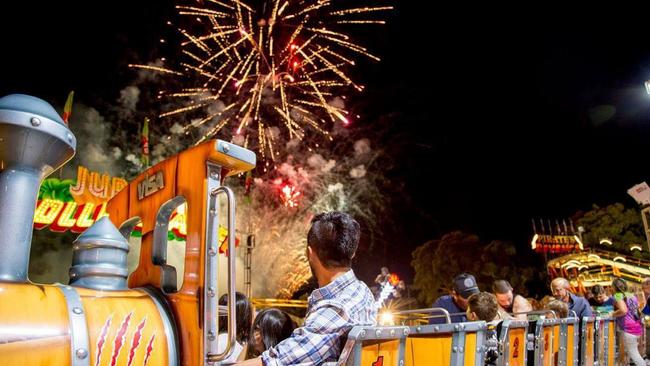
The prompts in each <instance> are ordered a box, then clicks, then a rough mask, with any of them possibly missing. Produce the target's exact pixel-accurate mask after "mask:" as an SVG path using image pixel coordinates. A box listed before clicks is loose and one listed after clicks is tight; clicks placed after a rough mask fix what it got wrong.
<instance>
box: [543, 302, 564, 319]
mask: <svg viewBox="0 0 650 366" xmlns="http://www.w3.org/2000/svg"><path fill="white" fill-rule="evenodd" d="M545 309H546V310H553V313H550V312H549V315H548V316H547V317H548V318H554V317H557V319H562V318H566V317H567V316H569V306H568V305H567V303H565V302H564V301H561V300H551V301H549V302H548V303H547V304H546V308H545Z"/></svg>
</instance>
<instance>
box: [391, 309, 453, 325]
mask: <svg viewBox="0 0 650 366" xmlns="http://www.w3.org/2000/svg"><path fill="white" fill-rule="evenodd" d="M430 313H442V315H435V316H428V317H425V318H440V317H443V316H444V317H445V319H446V320H447V324H449V323H451V317H450V316H449V315H450V314H449V311H447V309H444V308H425V309H414V310H402V311H397V312H394V313H393V315H406V314H430ZM462 314H464V313H462ZM454 315H456V314H454Z"/></svg>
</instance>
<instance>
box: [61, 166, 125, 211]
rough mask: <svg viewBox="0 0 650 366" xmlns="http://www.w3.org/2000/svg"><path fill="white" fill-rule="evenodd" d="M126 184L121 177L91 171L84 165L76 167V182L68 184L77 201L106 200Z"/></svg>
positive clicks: (97, 201) (94, 201)
mask: <svg viewBox="0 0 650 366" xmlns="http://www.w3.org/2000/svg"><path fill="white" fill-rule="evenodd" d="M127 185H128V183H127V181H126V180H124V179H122V178H117V177H110V176H108V175H107V174H100V173H97V172H91V171H89V170H88V169H87V168H86V167H83V166H79V168H78V169H77V184H75V185H74V186H70V194H71V195H72V198H74V200H75V202H77V203H86V202H93V203H95V204H97V203H100V202H106V201H108V200H109V199H111V198H112V197H113V196H115V195H116V194H117V193H118V192H119V191H121V190H122V188H124V187H126V186H127Z"/></svg>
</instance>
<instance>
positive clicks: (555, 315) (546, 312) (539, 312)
mask: <svg viewBox="0 0 650 366" xmlns="http://www.w3.org/2000/svg"><path fill="white" fill-rule="evenodd" d="M509 314H511V315H521V314H526V317H528V315H546V314H553V317H554V318H556V319H557V314H556V313H555V311H554V310H551V309H544V310H531V311H522V312H517V313H509Z"/></svg>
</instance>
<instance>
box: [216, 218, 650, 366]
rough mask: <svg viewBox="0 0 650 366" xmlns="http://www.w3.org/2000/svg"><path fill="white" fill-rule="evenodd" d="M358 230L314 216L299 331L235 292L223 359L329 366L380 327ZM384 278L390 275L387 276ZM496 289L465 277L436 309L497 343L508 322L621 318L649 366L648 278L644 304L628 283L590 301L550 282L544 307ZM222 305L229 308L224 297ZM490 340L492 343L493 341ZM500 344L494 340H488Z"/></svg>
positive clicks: (499, 285) (638, 359)
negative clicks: (483, 330)
mask: <svg viewBox="0 0 650 366" xmlns="http://www.w3.org/2000/svg"><path fill="white" fill-rule="evenodd" d="M359 235H360V227H359V224H358V223H357V222H356V221H355V220H354V219H353V218H352V217H351V216H349V215H348V214H345V213H341V212H328V213H323V214H319V215H316V216H315V217H314V218H313V219H312V221H311V228H310V230H309V232H308V234H307V247H306V256H307V259H308V261H309V266H310V268H311V271H312V274H313V276H314V278H316V280H317V282H318V288H317V289H316V290H314V291H313V292H312V293H311V295H310V296H309V299H308V308H307V314H306V316H305V318H304V322H303V324H302V326H300V327H298V326H297V325H296V322H294V321H293V319H292V318H291V316H290V315H289V314H287V313H286V312H284V311H282V310H279V309H274V308H270V309H263V310H261V311H259V312H257V313H255V311H254V309H253V306H251V303H250V301H249V300H248V299H247V298H246V296H244V295H243V294H241V293H237V294H236V302H237V303H236V309H237V311H236V314H237V315H236V318H237V319H236V323H237V331H236V344H235V345H233V347H232V353H231V355H230V356H229V358H228V359H227V360H225V361H226V363H223V364H227V362H230V363H232V364H235V363H236V364H238V365H243V366H262V365H265V366H269V365H271V366H272V365H296V364H301V365H324V364H330V363H332V364H334V363H336V361H337V360H338V359H339V356H340V354H341V351H342V349H343V346H344V343H345V339H346V337H347V334H348V332H349V331H350V330H351V329H352V328H353V327H355V326H374V325H376V324H377V306H376V303H375V298H374V296H373V294H372V292H371V291H370V289H369V288H368V286H366V285H365V284H364V283H363V282H361V281H359V280H358V279H357V278H356V276H355V274H354V271H353V270H352V269H351V262H352V258H353V257H354V255H355V252H356V250H357V246H358V243H359ZM386 272H387V271H386ZM490 290H491V291H489V292H488V291H481V289H480V288H479V285H478V283H477V281H476V279H475V277H474V276H473V275H471V274H468V273H461V274H459V275H458V276H456V277H455V278H454V279H453V282H452V284H451V291H450V293H449V294H448V295H444V296H441V297H439V298H438V299H437V300H436V301H435V302H434V303H433V307H434V308H443V309H445V310H446V311H447V312H448V313H449V315H450V320H451V322H466V321H481V320H482V321H486V322H487V323H488V325H489V327H488V330H489V332H488V336H489V338H490V339H492V340H495V339H496V336H495V333H494V329H495V328H497V327H498V324H499V323H500V322H501V321H503V320H504V319H519V320H528V319H529V316H530V315H533V314H535V315H537V316H544V317H555V318H565V317H569V316H571V317H577V318H582V317H589V316H593V315H594V314H600V315H605V316H612V317H614V318H616V324H617V329H618V332H619V337H620V338H619V339H620V341H619V344H622V345H623V346H624V349H625V351H624V353H625V354H626V355H627V357H628V358H629V359H630V360H631V361H632V362H634V364H635V365H636V366H645V365H646V363H645V361H644V359H643V357H642V356H641V355H640V353H639V347H638V343H639V339H640V337H641V336H642V334H643V331H644V325H643V314H644V313H645V314H650V302H649V301H647V299H648V297H649V296H650V279H648V280H646V281H645V282H644V283H643V290H644V295H643V296H640V300H639V299H638V298H637V296H636V294H635V293H633V292H632V291H631V290H630V289H629V288H628V284H627V283H626V282H625V281H624V280H622V279H620V278H616V279H614V280H613V281H612V283H611V286H607V288H605V287H603V286H593V287H592V288H591V289H590V291H589V292H588V293H587V295H588V296H587V297H583V296H580V295H577V294H575V293H574V292H572V291H571V286H570V283H569V281H568V280H567V279H565V278H555V279H553V281H552V282H551V285H550V292H551V294H552V295H551V296H547V297H545V298H544V299H542V301H539V302H538V301H536V300H535V299H530V298H525V297H524V296H522V295H520V294H516V293H515V292H514V289H513V287H512V286H511V285H510V283H509V282H508V281H506V280H503V279H500V280H496V281H494V282H493V284H492V286H491V289H490ZM219 304H220V305H222V306H224V305H227V298H226V297H225V296H224V297H222V298H221V299H220V301H219ZM445 321H446V317H444V316H438V315H432V316H431V317H430V320H429V322H430V323H431V324H436V323H443V322H445ZM219 324H220V325H221V328H220V330H219V331H220V334H219V335H218V338H217V343H218V346H217V347H218V351H219V352H221V351H223V350H224V349H225V347H226V342H227V338H228V337H227V334H226V333H227V329H226V328H225V326H226V324H227V322H226V319H225V318H222V319H220V322H219ZM490 339H488V341H490ZM488 344H496V342H491V343H490V342H488ZM497 354H498V353H497V352H496V350H495V347H493V348H490V347H488V353H487V355H486V356H487V357H486V361H487V362H488V363H489V362H493V361H494V360H495V358H496V355H497Z"/></svg>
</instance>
